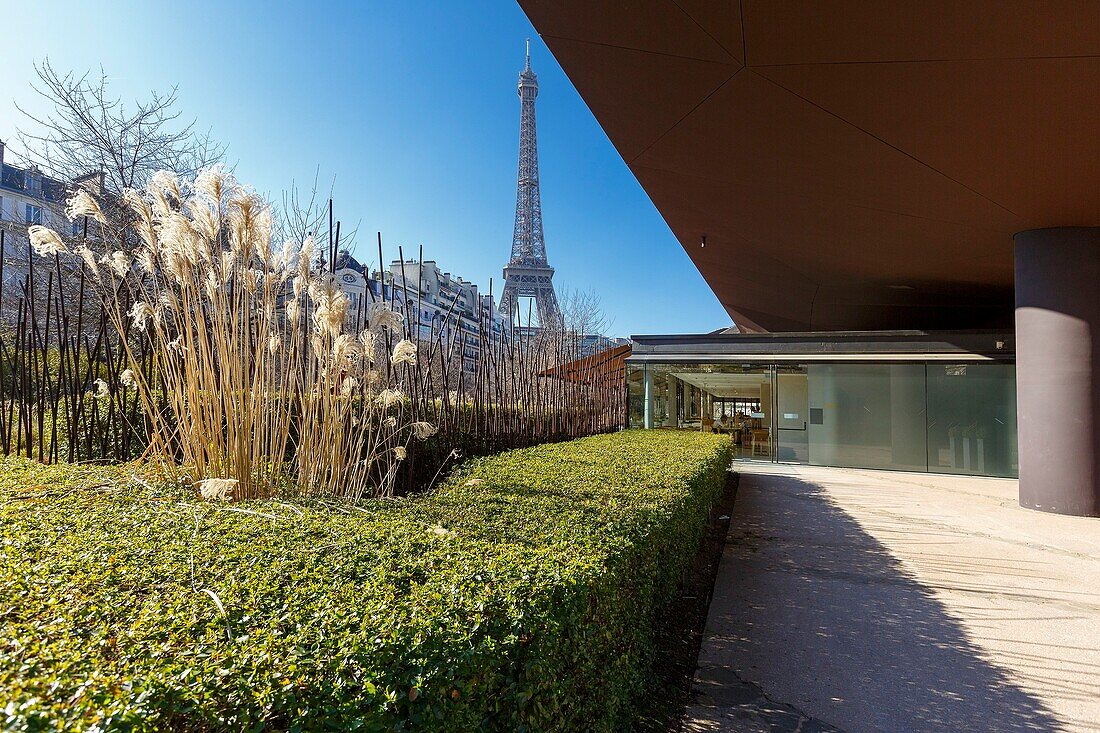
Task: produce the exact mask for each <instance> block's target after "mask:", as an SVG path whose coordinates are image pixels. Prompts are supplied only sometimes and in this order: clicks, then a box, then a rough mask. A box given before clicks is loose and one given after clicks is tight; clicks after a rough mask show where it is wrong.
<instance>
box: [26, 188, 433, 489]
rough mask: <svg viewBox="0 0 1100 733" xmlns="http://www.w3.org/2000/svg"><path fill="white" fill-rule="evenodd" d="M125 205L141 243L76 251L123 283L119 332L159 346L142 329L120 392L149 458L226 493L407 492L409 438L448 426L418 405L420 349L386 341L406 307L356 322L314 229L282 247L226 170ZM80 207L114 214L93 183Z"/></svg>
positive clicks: (44, 240)
mask: <svg viewBox="0 0 1100 733" xmlns="http://www.w3.org/2000/svg"><path fill="white" fill-rule="evenodd" d="M124 203H125V205H126V206H127V207H128V208H129V210H130V212H131V214H132V216H133V223H132V230H133V232H135V233H136V236H137V238H138V240H139V241H138V242H136V244H137V246H136V248H135V249H133V250H132V254H131V252H127V251H125V250H123V249H116V250H113V251H110V252H107V251H104V252H94V251H92V250H91V249H90V248H89V247H88V246H87V245H86V244H83V245H80V246H78V247H76V248H75V249H74V250H73V252H72V254H74V255H76V256H78V257H80V258H81V259H82V260H83V263H84V266H85V267H86V268H87V270H88V271H89V272H90V273H91V274H92V276H93V277H94V278H95V280H96V281H97V282H98V283H99V284H100V285H101V287H102V288H103V289H104V291H105V292H106V293H107V294H108V297H107V298H106V299H105V302H106V306H107V313H108V316H109V318H110V319H111V321H112V323H113V324H114V326H115V328H116V329H117V330H118V332H119V333H121V334H123V335H124V336H125V335H127V334H130V333H133V332H135V331H136V332H140V333H141V334H142V335H145V336H148V337H149V338H150V339H151V340H152V342H153V344H154V347H155V348H154V353H155V363H154V369H153V370H151V371H148V370H142V369H140V368H138V366H139V361H140V357H139V355H138V354H136V353H135V352H134V351H133V349H132V345H133V343H134V339H132V338H125V337H124V338H122V339H121V340H120V345H121V348H122V349H123V350H124V351H125V352H126V354H127V356H128V358H129V360H130V362H131V368H129V369H127V370H126V371H125V372H124V373H123V374H122V377H121V379H120V385H119V388H121V389H133V390H135V391H136V393H137V395H138V398H139V399H140V401H141V404H142V405H143V407H144V413H145V417H146V419H147V421H148V444H149V451H147V456H148V457H150V458H152V459H154V460H157V461H158V462H159V463H160V464H162V465H163V466H165V467H166V468H168V469H169V470H176V469H177V467H180V468H182V470H184V471H186V472H187V473H188V474H190V476H191V478H192V480H193V481H195V482H196V483H199V484H200V485H201V484H202V482H204V481H206V480H207V479H228V480H229V482H226V481H220V482H210V483H209V484H208V485H209V486H210V487H217V492H216V493H217V494H218V495H220V496H225V495H227V494H231V495H232V496H233V497H235V498H240V499H247V498H254V497H258V496H265V495H269V494H271V493H272V492H273V491H275V490H279V489H282V488H285V487H294V488H296V489H297V490H299V491H302V492H304V493H308V494H310V495H315V496H335V495H339V496H346V497H351V498H360V497H362V496H365V495H385V494H389V493H392V490H393V485H394V478H395V476H396V474H397V469H398V466H399V464H400V462H401V461H402V460H404V459H405V457H406V456H407V451H408V445H409V443H410V442H411V441H412V440H416V439H421V440H422V439H426V438H428V437H430V436H431V435H432V434H433V433H434V432H435V428H434V426H432V425H430V424H428V423H425V422H423V421H415V420H412V419H410V411H409V410H408V409H406V408H407V398H406V386H405V383H406V381H407V380H406V377H407V375H408V372H409V369H410V368H412V367H414V366H415V364H416V361H417V358H418V355H417V351H418V347H417V344H416V343H414V342H412V341H410V340H407V339H404V338H399V339H397V340H396V342H395V343H394V346H393V349H392V352H389V351H384V350H383V344H385V343H387V342H392V341H394V339H392V337H390V338H387V334H386V332H400V330H401V327H402V320H403V319H402V316H401V315H400V314H398V313H397V312H395V311H393V310H391V309H389V308H388V307H386V306H385V305H384V304H382V303H379V304H376V305H377V307H375V308H372V310H371V312H370V318H369V323H370V324H371V325H370V326H369V327H366V328H363V329H362V330H360V331H358V332H356V333H347V332H345V324H346V322H347V320H348V318H347V316H348V298H347V296H346V295H345V294H344V293H343V292H342V291H341V290H340V288H339V287H337V286H336V284H335V282H334V281H333V278H332V275H331V273H328V272H324V271H321V270H319V268H317V267H316V266H315V255H316V246H315V243H314V242H313V240H312V239H307V240H306V241H305V242H300V243H298V242H286V243H283V244H281V245H278V246H276V245H274V244H273V242H272V238H271V232H272V212H271V208H270V206H269V204H268V203H267V202H266V201H265V200H264V199H263V198H261V197H260V196H258V195H257V194H256V193H254V192H253V191H251V190H249V189H247V188H245V187H243V186H241V185H240V184H238V183H237V181H236V180H235V179H234V178H233V176H231V175H230V174H228V173H226V172H225V171H224V170H223V169H221V168H212V169H209V170H206V171H204V172H203V173H201V174H200V175H199V176H198V177H197V178H196V179H195V180H194V182H193V183H190V184H187V183H184V182H181V181H180V180H178V179H177V178H176V177H174V176H172V175H170V174H167V173H165V174H159V175H157V176H155V177H154V179H153V181H152V182H151V184H150V186H149V188H148V190H147V191H145V192H141V193H139V192H136V191H128V192H127V193H126V196H125V198H124ZM70 215H71V216H82V215H83V216H91V217H93V218H96V219H98V220H100V222H101V223H102V224H103V225H104V226H106V224H107V222H106V219H105V218H104V217H103V216H102V213H101V211H100V208H99V205H98V202H96V201H95V200H94V199H92V197H91V196H89V195H88V194H87V193H80V194H78V195H77V196H76V197H74V199H73V201H72V202H71V203H70ZM31 237H32V243H34V245H35V248H36V250H38V251H39V252H40V253H42V254H53V253H57V252H60V251H62V250H65V249H66V247H65V245H64V243H63V242H62V240H61V238H60V237H59V236H58V235H56V233H54V232H52V231H50V230H47V229H44V228H38V229H35V230H33V231H32V232H31ZM125 304H129V307H128V308H126V307H124V305H125ZM382 364H385V365H386V367H385V368H380V366H381V365H382Z"/></svg>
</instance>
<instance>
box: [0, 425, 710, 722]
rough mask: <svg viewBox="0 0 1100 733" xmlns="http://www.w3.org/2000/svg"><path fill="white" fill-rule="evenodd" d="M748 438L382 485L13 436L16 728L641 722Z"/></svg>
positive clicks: (602, 450)
mask: <svg viewBox="0 0 1100 733" xmlns="http://www.w3.org/2000/svg"><path fill="white" fill-rule="evenodd" d="M729 458H730V454H729V444H728V442H727V441H726V440H725V439H722V438H719V437H717V436H712V435H709V434H702V433H682V432H671V431H667V432H666V431H628V432H624V433H617V434H611V435H602V436H596V437H592V438H585V439H582V440H577V441H573V442H569V443H558V444H552V445H543V446H537V447H533V448H526V449H522V450H515V451H510V452H507V453H503V454H500V455H497V456H493V457H490V458H483V459H478V460H475V461H471V462H470V463H468V464H466V465H465V466H464V467H463V469H462V470H461V471H460V472H458V473H457V474H456V475H454V476H452V477H450V478H449V479H448V480H447V481H446V482H445V483H444V484H443V485H442V486H441V487H440V488H439V489H437V490H435V491H433V492H431V493H430V494H427V495H421V496H418V497H416V498H413V499H408V500H400V499H399V500H372V501H368V502H365V503H360V504H350V503H337V502H319V501H302V502H292V503H288V502H278V501H253V502H243V503H231V504H214V503H207V502H200V501H198V500H196V499H195V498H194V497H193V496H192V494H191V493H190V490H189V489H174V488H159V487H158V485H157V484H156V483H155V482H143V481H141V479H138V478H131V476H132V475H133V469H132V468H131V467H129V466H116V467H108V468H93V467H74V466H42V465H39V464H35V463H32V462H30V461H25V460H20V459H7V460H6V461H4V462H3V463H2V464H0V470H2V473H0V501H2V503H0V534H2V537H0V716H3V726H4V729H5V730H51V731H52V730H73V731H75V730H89V729H98V730H126V731H151V730H173V731H216V730H233V731H242V730H280V731H281V730H288V731H306V730H311V731H312V730H341V731H346V730H358V731H401V730H425V731H427V730H432V731H435V730H439V731H473V730H500V731H566V730H585V731H618V730H623V729H627V728H629V727H630V725H631V722H632V719H633V714H634V713H633V710H634V704H635V703H636V702H637V700H638V699H639V696H640V695H644V694H645V693H646V691H647V689H648V688H647V686H648V685H649V684H650V663H651V661H652V660H651V656H652V654H653V634H654V629H653V625H654V624H653V622H654V616H655V614H656V613H658V612H659V610H660V608H661V606H662V605H663V604H664V603H665V602H666V601H667V600H668V599H670V597H671V595H672V594H673V593H674V591H675V589H676V585H677V583H678V581H679V579H680V577H681V574H682V572H683V570H684V568H685V567H686V564H687V563H688V562H689V561H690V559H691V557H692V556H693V554H694V553H695V551H696V548H697V545H698V541H699V538H700V536H701V532H702V530H703V527H704V525H705V522H706V518H707V514H708V511H709V509H710V507H711V505H712V502H713V501H714V499H715V498H716V497H717V496H718V494H719V493H720V491H721V486H722V483H723V481H724V476H725V471H726V468H727V466H728V462H729Z"/></svg>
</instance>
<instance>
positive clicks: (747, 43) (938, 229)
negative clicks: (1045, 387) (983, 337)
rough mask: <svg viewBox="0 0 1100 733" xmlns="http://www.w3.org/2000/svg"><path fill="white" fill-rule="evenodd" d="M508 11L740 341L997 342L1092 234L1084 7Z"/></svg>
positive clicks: (1095, 199)
mask: <svg viewBox="0 0 1100 733" xmlns="http://www.w3.org/2000/svg"><path fill="white" fill-rule="evenodd" d="M520 4H521V5H522V6H523V8H524V9H525V10H526V12H527V14H528V16H529V17H530V19H531V21H532V22H533V23H534V25H535V27H536V28H537V29H538V30H539V32H540V33H541V34H542V37H543V38H544V39H545V41H546V43H547V45H548V46H549V48H550V50H551V51H552V52H553V53H554V56H555V57H556V58H557V60H558V61H559V62H560V63H561V65H562V67H563V68H564V69H565V71H566V73H567V74H568V75H569V77H570V79H571V80H572V81H573V83H574V85H575V86H576V88H577V90H578V91H579V92H580V94H581V96H582V97H583V98H584V100H585V101H586V102H587V104H588V106H589V107H590V108H591V110H592V112H593V113H594V114H595V116H596V118H597V119H598V120H599V122H600V124H601V125H602V126H603V128H604V130H605V131H606V133H607V135H608V136H609V137H610V139H611V141H612V142H613V143H614V144H615V146H616V148H617V149H618V150H619V152H620V154H621V155H622V156H623V159H624V160H625V161H626V163H627V164H628V165H629V166H630V169H631V170H632V171H633V172H634V175H635V176H636V177H637V178H638V180H639V182H640V183H641V184H642V186H643V187H644V188H645V190H646V192H647V193H648V194H649V196H650V198H651V199H652V200H653V203H654V204H655V205H656V206H657V208H658V209H659V210H660V212H661V214H662V215H663V216H664V218H665V220H666V221H667V222H668V224H669V226H670V227H671V228H672V231H673V232H674V233H675V234H676V237H677V238H678V239H679V241H680V244H681V245H682V246H683V247H684V248H685V250H687V253H688V255H689V256H690V257H691V258H692V260H693V261H694V262H695V264H696V265H697V266H698V268H699V270H700V272H701V273H702V274H703V277H704V278H706V281H707V282H708V284H709V285H710V286H711V288H712V289H713V290H714V292H715V293H716V295H717V296H718V298H719V299H720V300H721V302H722V304H723V305H724V306H725V308H726V310H727V311H728V312H729V314H730V316H731V317H732V318H733V319H734V321H735V322H737V323H738V324H739V325H740V326H742V327H743V328H749V329H764V330H829V329H852V330H855V329H896V328H924V329H928V328H933V329H935V328H1003V327H1009V326H1011V323H1012V306H1013V259H1012V247H1013V245H1012V235H1013V234H1014V233H1015V232H1018V231H1021V230H1025V229H1032V228H1038V227H1048V226H1096V225H1100V2H1096V1H1095V0H1035V1H1028V0H1016V1H1015V2H1005V1H1004V0H966V2H958V0H931V1H927V2H883V1H882V0H845V1H844V2H840V1H835V2H822V1H821V0H740V2H738V0H726V1H725V2H714V1H713V0H646V2H621V1H613V0H520ZM704 235H705V236H706V238H707V240H706V247H701V246H700V242H701V240H702V237H703V236H704Z"/></svg>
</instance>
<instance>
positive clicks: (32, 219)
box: [26, 204, 42, 224]
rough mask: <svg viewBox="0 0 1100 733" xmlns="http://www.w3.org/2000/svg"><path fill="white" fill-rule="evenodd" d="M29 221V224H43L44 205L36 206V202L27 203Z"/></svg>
mask: <svg viewBox="0 0 1100 733" xmlns="http://www.w3.org/2000/svg"><path fill="white" fill-rule="evenodd" d="M26 213H27V223H28V224H41V223H42V207H41V206H35V205H34V204H27V212H26Z"/></svg>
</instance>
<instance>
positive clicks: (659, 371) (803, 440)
mask: <svg viewBox="0 0 1100 733" xmlns="http://www.w3.org/2000/svg"><path fill="white" fill-rule="evenodd" d="M627 385H628V392H629V396H630V424H631V427H649V428H666V429H682V430H705V431H711V432H723V433H729V434H731V435H733V436H734V438H735V441H736V444H737V450H738V454H739V457H741V458H746V459H757V460H771V461H780V462H793V463H807V464H811V465H817V466H848V467H853V468H881V469H894V470H902V471H933V472H940V473H958V474H972V475H984V476H1016V475H1018V470H1019V466H1018V462H1017V448H1016V369H1015V366H1014V365H1012V364H1007V363H995V362H978V363H969V362H968V363H941V362H931V361H930V362H923V363H917V362H912V363H910V362H904V363H902V362H891V363H881V362H858V363H847V362H819V363H804V364H788V363H780V364H722V363H715V364H698V363H691V364H677V363H666V364H653V363H650V364H646V365H629V366H628V372H627Z"/></svg>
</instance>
